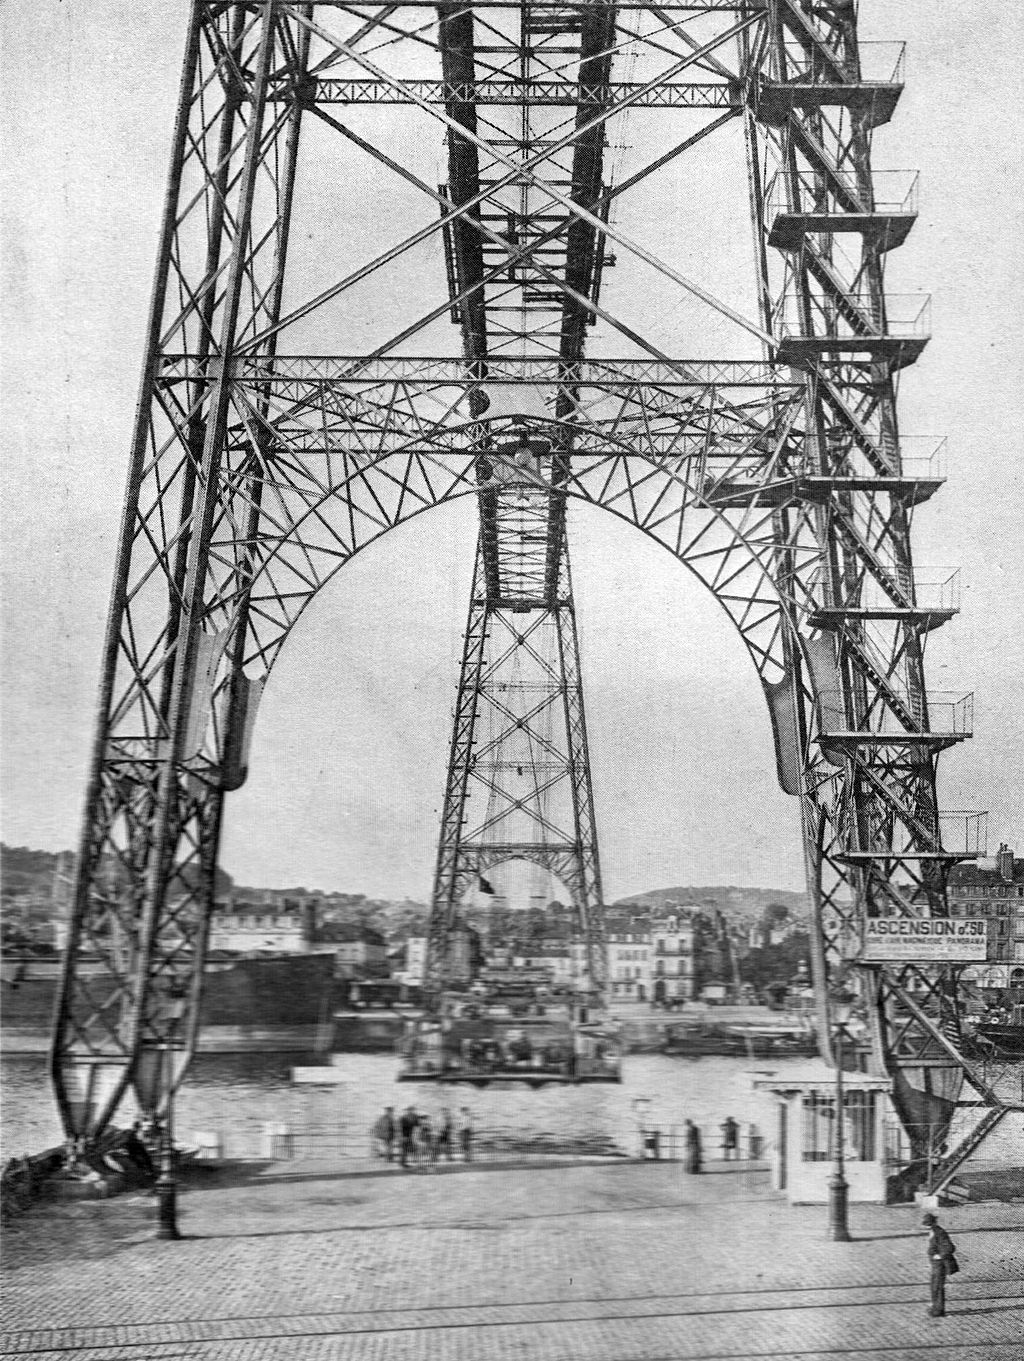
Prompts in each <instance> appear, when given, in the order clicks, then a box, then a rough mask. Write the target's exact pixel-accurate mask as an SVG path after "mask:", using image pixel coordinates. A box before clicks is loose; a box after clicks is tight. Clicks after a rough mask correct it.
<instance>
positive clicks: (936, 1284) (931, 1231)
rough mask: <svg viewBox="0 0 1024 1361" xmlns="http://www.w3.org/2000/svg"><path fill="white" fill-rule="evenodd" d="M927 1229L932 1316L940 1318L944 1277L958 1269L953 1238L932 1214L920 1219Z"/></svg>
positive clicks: (944, 1291)
mask: <svg viewBox="0 0 1024 1361" xmlns="http://www.w3.org/2000/svg"><path fill="white" fill-rule="evenodd" d="M921 1223H922V1225H923V1226H924V1227H925V1228H926V1229H927V1230H928V1265H929V1266H930V1267H931V1291H932V1307H931V1309H929V1311H928V1312H929V1313H930V1314H931V1316H932V1318H942V1317H943V1315H944V1314H945V1312H946V1277H947V1276H952V1275H954V1274H955V1273H956V1272H958V1271H959V1270H960V1266H959V1263H958V1262H957V1260H956V1249H955V1248H954V1247H953V1240H952V1239H951V1238H950V1236H949V1234H948V1233H947V1232H946V1230H945V1229H944V1228H943V1227H942V1225H941V1224H940V1223H939V1221H938V1220H937V1219H936V1218H935V1216H934V1215H933V1214H926V1215H925V1217H924V1219H922V1220H921Z"/></svg>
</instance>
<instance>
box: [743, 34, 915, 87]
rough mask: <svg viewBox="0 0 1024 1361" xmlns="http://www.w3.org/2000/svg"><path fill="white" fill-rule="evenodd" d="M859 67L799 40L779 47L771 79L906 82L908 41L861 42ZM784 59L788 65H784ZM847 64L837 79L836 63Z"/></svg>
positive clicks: (807, 82) (787, 82) (808, 82)
mask: <svg viewBox="0 0 1024 1361" xmlns="http://www.w3.org/2000/svg"><path fill="white" fill-rule="evenodd" d="M857 53H858V61H859V68H860V69H859V70H853V69H852V68H850V67H849V66H846V67H843V63H842V59H841V58H840V57H839V56H838V55H837V54H833V60H832V61H825V59H824V57H823V56H822V55H821V54H820V53H819V52H817V51H816V50H813V49H812V50H810V51H808V50H807V49H806V48H804V47H802V46H801V45H800V44H799V43H795V42H793V43H783V44H782V45H781V50H780V48H778V47H777V48H775V50H774V53H773V57H774V63H775V64H774V66H773V69H772V72H771V75H770V77H769V79H770V80H772V81H774V82H777V83H780V84H784V85H903V84H905V82H906V58H907V45H906V43H902V42H865V43H858V45H857ZM783 63H784V66H783ZM836 64H838V65H839V66H840V67H843V71H842V77H841V78H840V79H837V76H836V73H835V69H834V67H835V65H836Z"/></svg>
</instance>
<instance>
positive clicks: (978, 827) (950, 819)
mask: <svg viewBox="0 0 1024 1361" xmlns="http://www.w3.org/2000/svg"><path fill="white" fill-rule="evenodd" d="M938 818H939V832H940V835H941V838H942V845H943V847H944V848H945V849H946V850H947V851H952V852H954V853H956V854H960V853H963V854H965V855H985V854H986V852H987V850H988V813H987V812H978V811H977V810H975V809H971V808H950V809H947V810H946V811H945V812H940V813H939V815H938Z"/></svg>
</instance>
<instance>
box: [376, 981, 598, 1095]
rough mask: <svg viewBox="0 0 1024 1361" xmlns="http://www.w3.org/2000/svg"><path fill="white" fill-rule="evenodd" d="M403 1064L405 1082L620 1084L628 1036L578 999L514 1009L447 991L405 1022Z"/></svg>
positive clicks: (488, 999) (475, 995)
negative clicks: (422, 1011) (421, 1013)
mask: <svg viewBox="0 0 1024 1361" xmlns="http://www.w3.org/2000/svg"><path fill="white" fill-rule="evenodd" d="M399 1059H400V1070H399V1076H398V1080H399V1081H400V1082H466V1083H471V1084H473V1085H475V1086H478V1087H484V1086H487V1085H489V1084H490V1083H492V1082H495V1083H508V1082H521V1083H525V1084H526V1085H527V1086H530V1087H542V1086H545V1085H547V1084H549V1083H558V1084H563V1085H575V1084H580V1083H591V1082H619V1081H621V1076H622V1037H621V1033H620V1027H619V1025H618V1022H616V1021H612V1020H609V1019H608V1018H607V1017H605V1016H604V1015H603V1014H602V1013H600V1012H597V1013H595V1012H594V1010H593V1009H592V1006H591V1005H590V1004H589V1002H588V1000H587V999H581V998H580V997H578V996H577V997H574V998H571V999H567V1000H552V999H550V998H548V999H546V1000H535V1001H533V1002H531V1003H529V1004H527V1005H526V1006H525V1007H524V1006H523V1005H522V1004H520V1005H518V1006H515V1007H512V1006H510V1005H509V1004H508V1003H507V1002H506V1001H503V1000H501V999H500V998H497V997H493V996H492V997H487V996H481V995H480V994H479V992H476V993H473V992H464V993H457V992H446V993H443V994H441V996H440V997H439V998H438V1000H437V1003H436V1004H435V1005H434V1006H433V1007H431V1008H430V1009H429V1010H428V1011H426V1012H425V1013H424V1014H423V1015H422V1016H419V1017H415V1018H410V1019H409V1020H408V1021H407V1022H406V1031H405V1034H404V1035H403V1036H402V1039H401V1040H400V1042H399Z"/></svg>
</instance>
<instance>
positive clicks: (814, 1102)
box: [802, 1092, 875, 1162]
mask: <svg viewBox="0 0 1024 1361" xmlns="http://www.w3.org/2000/svg"><path fill="white" fill-rule="evenodd" d="M843 1114H844V1125H843V1148H844V1154H845V1157H846V1158H848V1159H850V1160H851V1161H854V1162H872V1161H873V1160H874V1158H875V1093H874V1092H844V1093H843ZM803 1120H804V1130H803V1143H802V1148H803V1160H804V1162H830V1161H831V1160H832V1159H833V1158H834V1157H835V1156H836V1120H835V1097H833V1096H826V1095H824V1094H823V1093H821V1092H808V1093H807V1095H806V1096H805V1097H804V1099H803Z"/></svg>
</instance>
